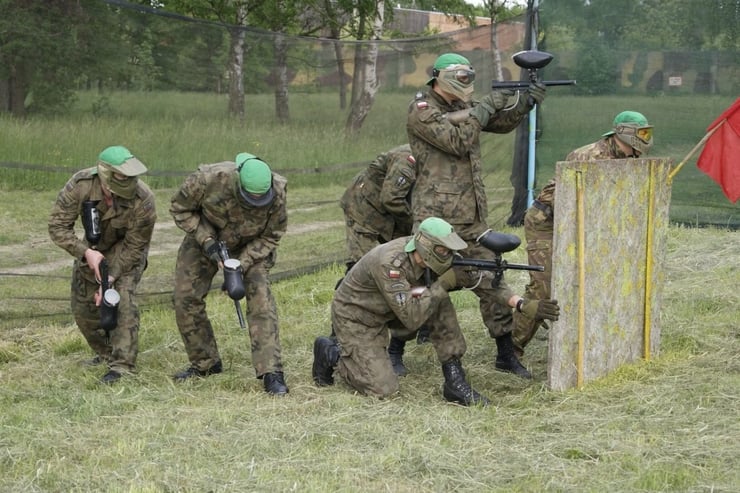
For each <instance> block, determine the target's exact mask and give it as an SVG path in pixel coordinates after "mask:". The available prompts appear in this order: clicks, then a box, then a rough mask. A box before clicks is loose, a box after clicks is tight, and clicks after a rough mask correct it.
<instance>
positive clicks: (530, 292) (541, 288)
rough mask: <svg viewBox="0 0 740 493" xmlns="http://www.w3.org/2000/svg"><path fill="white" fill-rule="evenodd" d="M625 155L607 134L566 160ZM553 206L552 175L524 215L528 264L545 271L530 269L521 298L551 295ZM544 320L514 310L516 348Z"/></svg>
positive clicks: (574, 152) (520, 346) (553, 182)
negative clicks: (542, 267) (542, 268)
mask: <svg viewBox="0 0 740 493" xmlns="http://www.w3.org/2000/svg"><path fill="white" fill-rule="evenodd" d="M626 157H627V156H626V155H625V154H624V153H623V152H622V151H621V150H620V149H619V147H617V145H616V143H615V142H614V137H613V136H609V137H606V138H603V139H600V140H598V141H596V142H594V143H592V144H588V145H585V146H583V147H579V148H578V149H576V150H574V151H571V152H570V153H569V154H568V155H567V156H566V158H565V160H566V161H596V160H599V159H624V158H626ZM554 210H555V180H554V179H551V180H550V181H549V182H548V183H547V185H545V186H544V187H543V189H542V191H541V192H540V194H539V195H538V196H537V198H536V199H535V202H534V203H533V205H532V206H531V207H530V208H529V209H527V212H526V214H525V215H524V237H525V239H526V240H527V256H528V262H529V264H531V265H542V266H544V267H545V270H544V272H534V271H530V272H529V283H528V284H527V286H526V287H525V290H524V298H527V299H532V300H545V299H549V298H550V284H551V280H552V277H551V275H552V237H553V215H552V214H553V211H554ZM542 323H543V322H542V321H541V320H534V319H531V318H529V317H527V316H526V315H524V314H523V313H519V312H515V313H514V331H513V333H512V339H513V340H514V345H515V346H516V347H517V348H518V349H519V350H522V351H523V350H524V347H525V346H526V345H527V344H529V341H531V340H532V337H534V335H535V334H536V333H537V330H538V328H539V327H540V325H541V324H542Z"/></svg>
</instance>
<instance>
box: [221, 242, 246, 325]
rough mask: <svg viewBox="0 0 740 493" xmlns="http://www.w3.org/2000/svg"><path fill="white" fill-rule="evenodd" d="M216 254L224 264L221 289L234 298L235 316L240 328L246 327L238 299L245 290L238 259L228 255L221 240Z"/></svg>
mask: <svg viewBox="0 0 740 493" xmlns="http://www.w3.org/2000/svg"><path fill="white" fill-rule="evenodd" d="M218 255H219V257H221V262H223V264H224V285H223V286H222V289H223V290H224V291H226V292H227V293H228V295H229V298H231V299H232V300H234V306H235V307H236V316H237V318H238V319H239V326H240V327H241V328H242V329H245V328H246V327H247V324H245V323H244V314H243V313H242V306H241V304H240V303H239V300H241V299H242V298H244V295H245V294H246V290H245V289H244V279H243V278H242V265H241V262H239V260H237V259H235V258H230V257H229V250H228V248H226V243H224V242H223V241H219V242H218Z"/></svg>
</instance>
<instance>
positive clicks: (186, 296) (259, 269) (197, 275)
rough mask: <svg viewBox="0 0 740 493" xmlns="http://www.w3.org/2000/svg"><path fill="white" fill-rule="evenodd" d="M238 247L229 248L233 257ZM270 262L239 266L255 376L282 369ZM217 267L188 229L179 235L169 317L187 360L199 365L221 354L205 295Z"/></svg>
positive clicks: (210, 362)
mask: <svg viewBox="0 0 740 493" xmlns="http://www.w3.org/2000/svg"><path fill="white" fill-rule="evenodd" d="M239 253H240V252H233V253H232V256H233V257H234V258H236V257H237V256H238V255H239ZM272 264H273V261H272V260H271V259H270V260H266V261H264V262H257V263H256V264H254V265H252V266H249V268H247V270H246V271H245V272H244V287H245V288H246V299H247V313H246V319H247V325H248V328H249V337H250V339H251V353H252V365H253V366H254V369H255V372H256V375H257V378H261V377H262V375H264V374H265V373H273V372H277V371H283V366H282V360H281V348H280V336H279V333H278V317H277V307H276V305H275V298H274V297H273V295H272V290H271V288H270V279H269V277H268V276H269V268H270V267H272ZM217 272H218V266H217V265H216V264H214V263H213V262H211V260H210V259H209V258H208V257H206V256H205V255H204V253H203V251H202V249H201V247H200V245H199V244H198V242H197V241H195V239H194V238H193V237H192V236H191V235H187V236H185V239H184V240H183V242H182V244H181V245H180V250H179V251H178V253H177V263H176V267H175V294H174V301H175V319H176V321H177V328H178V329H179V331H180V335H181V336H182V340H183V343H184V344H185V351H186V352H187V354H188V359H189V360H190V364H191V365H192V366H194V367H196V368H198V369H199V370H203V371H205V370H207V369H209V368H210V367H211V366H213V365H214V364H215V363H216V362H217V361H220V360H221V356H220V354H219V351H218V346H217V344H216V337H215V335H214V333H213V326H212V325H211V321H210V319H209V318H208V314H207V313H206V301H205V300H206V296H207V295H208V292H209V291H210V289H211V285H212V282H213V278H214V277H215V276H216V273H217ZM224 296H225V294H224ZM233 318H234V320H235V319H236V313H234V314H233ZM235 324H236V320H235Z"/></svg>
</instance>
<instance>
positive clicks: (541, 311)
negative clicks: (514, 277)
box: [519, 299, 560, 320]
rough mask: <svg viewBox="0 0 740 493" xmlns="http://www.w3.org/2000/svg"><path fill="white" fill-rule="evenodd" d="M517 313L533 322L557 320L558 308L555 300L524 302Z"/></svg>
mask: <svg viewBox="0 0 740 493" xmlns="http://www.w3.org/2000/svg"><path fill="white" fill-rule="evenodd" d="M519 311H520V312H521V313H523V314H524V315H526V316H527V317H528V318H531V319H534V320H545V319H547V320H557V319H558V317H559V316H560V307H559V306H558V302H557V300H526V299H525V300H524V301H523V302H522V303H521V305H520V306H519Z"/></svg>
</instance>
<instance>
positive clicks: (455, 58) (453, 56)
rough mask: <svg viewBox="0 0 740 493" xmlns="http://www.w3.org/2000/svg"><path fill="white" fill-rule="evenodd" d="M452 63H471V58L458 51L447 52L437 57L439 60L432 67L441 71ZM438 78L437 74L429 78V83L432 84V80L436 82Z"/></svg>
mask: <svg viewBox="0 0 740 493" xmlns="http://www.w3.org/2000/svg"><path fill="white" fill-rule="evenodd" d="M450 65H470V60H468V59H467V58H465V57H464V56H462V55H458V54H457V53H445V54H443V55H439V56H438V57H437V60H436V61H435V62H434V67H432V69H433V70H436V71H440V70H444V69H446V68H447V67H449V66H450ZM436 78H437V77H436V76H435V77H432V78H431V79H429V80H428V81H427V85H428V86H431V85H432V82H434V79H436Z"/></svg>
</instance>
